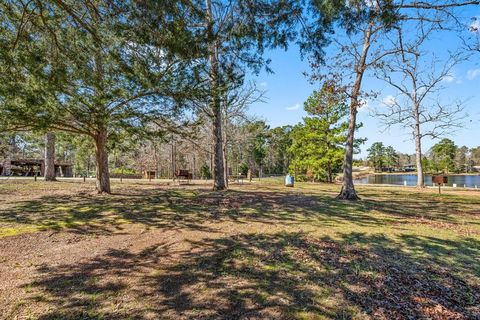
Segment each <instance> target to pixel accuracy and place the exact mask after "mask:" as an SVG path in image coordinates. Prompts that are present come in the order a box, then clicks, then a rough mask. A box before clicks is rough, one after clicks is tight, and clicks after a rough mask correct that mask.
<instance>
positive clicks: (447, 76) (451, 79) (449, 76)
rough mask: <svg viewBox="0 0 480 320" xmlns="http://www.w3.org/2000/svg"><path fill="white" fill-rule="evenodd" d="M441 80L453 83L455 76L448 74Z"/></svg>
mask: <svg viewBox="0 0 480 320" xmlns="http://www.w3.org/2000/svg"><path fill="white" fill-rule="evenodd" d="M442 80H443V81H445V82H448V83H451V82H453V81H455V76H454V75H453V74H449V75H446V76H445V77H443V79H442Z"/></svg>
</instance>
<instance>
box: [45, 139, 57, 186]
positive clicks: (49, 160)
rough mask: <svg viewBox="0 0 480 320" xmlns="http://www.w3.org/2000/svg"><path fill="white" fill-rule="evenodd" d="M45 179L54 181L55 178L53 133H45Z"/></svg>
mask: <svg viewBox="0 0 480 320" xmlns="http://www.w3.org/2000/svg"><path fill="white" fill-rule="evenodd" d="M44 171H45V174H44V179H45V181H56V180H57V179H56V178H55V133H53V132H47V134H46V135H45V170H44Z"/></svg>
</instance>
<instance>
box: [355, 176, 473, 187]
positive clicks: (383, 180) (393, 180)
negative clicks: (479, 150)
mask: <svg viewBox="0 0 480 320" xmlns="http://www.w3.org/2000/svg"><path fill="white" fill-rule="evenodd" d="M405 181H406V182H407V186H415V185H416V184H417V175H416V174H375V175H369V176H367V177H364V178H361V179H357V180H355V182H356V183H359V184H393V185H404V184H405ZM425 184H426V185H427V186H431V185H432V176H431V175H426V176H425ZM453 184H456V185H457V187H459V188H463V187H464V186H466V187H467V188H475V187H476V186H477V187H479V188H480V175H454V176H448V183H447V184H446V186H453Z"/></svg>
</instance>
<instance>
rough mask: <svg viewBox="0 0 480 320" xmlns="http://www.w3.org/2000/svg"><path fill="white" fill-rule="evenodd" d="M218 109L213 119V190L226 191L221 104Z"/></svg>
mask: <svg viewBox="0 0 480 320" xmlns="http://www.w3.org/2000/svg"><path fill="white" fill-rule="evenodd" d="M217 106H218V108H214V109H218V112H217V110H215V111H214V112H215V113H214V118H213V135H214V141H215V144H214V147H213V153H214V159H213V176H214V181H213V189H214V190H225V189H226V188H227V185H226V183H225V166H224V161H225V158H224V155H223V134H222V122H223V121H222V112H221V109H220V104H217Z"/></svg>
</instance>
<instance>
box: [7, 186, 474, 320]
mask: <svg viewBox="0 0 480 320" xmlns="http://www.w3.org/2000/svg"><path fill="white" fill-rule="evenodd" d="M338 190H339V186H336V185H318V184H315V185H312V184H299V185H298V186H296V187H295V188H293V189H287V188H284V187H283V186H282V185H281V184H279V183H278V182H275V181H268V180H265V181H263V182H262V183H259V182H257V183H254V184H251V185H248V184H246V185H233V186H231V188H230V190H229V191H227V192H225V193H217V192H212V191H210V189H209V187H208V186H206V185H197V186H182V187H179V186H168V185H166V184H159V183H155V182H152V183H148V182H140V181H138V182H137V181H131V182H126V181H124V182H123V183H119V182H116V183H114V184H113V192H114V194H113V195H109V196H104V195H97V194H95V192H94V186H93V184H92V183H91V182H87V183H85V184H84V183H81V182H72V181H64V182H56V183H49V184H46V183H44V182H40V181H38V182H33V181H30V182H28V181H22V180H14V181H12V180H10V181H6V180H0V318H2V316H3V317H4V318H5V319H13V318H15V317H18V318H20V319H24V318H26V319H29V318H32V319H69V318H71V319H158V318H165V319H219V318H220V319H239V318H240V319H258V318H264V319H332V318H333V319H408V318H410V319H415V318H428V319H480V192H474V191H469V192H467V191H456V190H455V191H454V190H446V191H444V194H442V195H438V194H436V190H434V189H428V190H424V191H417V190H416V189H411V188H402V187H398V188H394V187H390V188H374V187H366V186H363V187H359V188H358V191H359V194H360V196H361V197H362V200H361V201H358V202H355V203H350V202H341V201H338V200H335V195H336V193H337V192H338Z"/></svg>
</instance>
